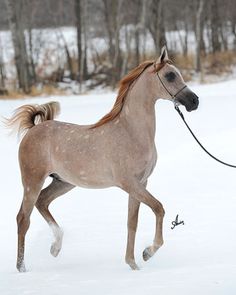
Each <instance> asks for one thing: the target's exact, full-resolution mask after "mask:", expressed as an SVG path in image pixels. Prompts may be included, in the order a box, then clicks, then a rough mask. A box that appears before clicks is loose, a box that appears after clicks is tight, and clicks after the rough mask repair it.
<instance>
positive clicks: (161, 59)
mask: <svg viewBox="0 0 236 295" xmlns="http://www.w3.org/2000/svg"><path fill="white" fill-rule="evenodd" d="M167 60H168V53H167V49H166V46H163V47H162V49H161V55H160V56H159V58H158V59H157V63H163V62H165V61H167Z"/></svg>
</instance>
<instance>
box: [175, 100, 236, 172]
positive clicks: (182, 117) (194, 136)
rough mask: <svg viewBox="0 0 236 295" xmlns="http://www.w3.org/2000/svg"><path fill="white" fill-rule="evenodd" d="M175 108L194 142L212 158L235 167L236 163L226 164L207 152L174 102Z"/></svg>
mask: <svg viewBox="0 0 236 295" xmlns="http://www.w3.org/2000/svg"><path fill="white" fill-rule="evenodd" d="M175 109H176V111H177V112H178V114H179V115H180V117H181V119H182V120H183V121H184V124H185V125H186V127H187V128H188V130H189V132H190V133H191V134H192V136H193V138H194V139H195V140H196V142H197V143H198V144H199V145H200V147H201V148H202V149H203V150H204V151H205V152H206V153H207V154H208V155H209V156H210V157H211V158H213V159H214V160H216V161H217V162H219V163H221V164H223V165H226V166H228V167H232V168H236V165H232V164H228V163H226V162H223V161H221V160H219V159H218V158H216V157H215V156H213V155H212V154H211V153H210V152H208V150H207V149H205V148H204V146H203V145H202V144H201V142H200V141H199V140H198V139H197V137H196V135H195V134H194V133H193V131H192V130H191V128H190V127H189V126H188V124H187V122H186V121H185V118H184V115H183V113H182V112H181V110H180V109H179V107H178V106H177V104H175Z"/></svg>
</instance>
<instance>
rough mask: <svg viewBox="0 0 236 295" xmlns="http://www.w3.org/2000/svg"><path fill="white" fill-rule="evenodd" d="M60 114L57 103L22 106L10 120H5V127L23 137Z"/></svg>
mask: <svg viewBox="0 0 236 295" xmlns="http://www.w3.org/2000/svg"><path fill="white" fill-rule="evenodd" d="M59 112H60V104H59V102H55V101H52V102H49V103H45V104H41V105H30V104H28V105H23V106H21V107H19V108H17V109H16V110H15V111H14V113H13V116H12V117H11V118H10V119H6V121H5V124H6V126H7V127H9V128H11V129H12V130H13V131H16V132H17V134H18V136H20V137H23V136H24V135H25V134H26V133H27V131H28V130H29V129H30V128H32V127H34V126H35V125H37V124H39V123H42V122H44V121H47V120H53V119H54V118H55V117H56V116H57V115H58V114H59Z"/></svg>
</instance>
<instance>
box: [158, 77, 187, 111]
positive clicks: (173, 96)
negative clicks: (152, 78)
mask: <svg viewBox="0 0 236 295" xmlns="http://www.w3.org/2000/svg"><path fill="white" fill-rule="evenodd" d="M156 74H157V77H158V79H159V80H160V82H161V84H162V86H163V87H164V88H165V90H166V91H167V93H168V94H169V95H170V96H171V97H172V98H173V101H174V105H175V106H177V105H178V102H177V101H176V96H177V95H178V94H179V93H180V92H181V91H183V90H184V89H185V88H186V87H187V85H184V86H183V87H182V88H181V89H180V90H178V91H177V92H176V93H175V94H172V93H171V92H170V91H169V89H168V88H167V87H166V85H165V83H164V82H163V81H162V79H161V77H160V75H159V74H158V72H156Z"/></svg>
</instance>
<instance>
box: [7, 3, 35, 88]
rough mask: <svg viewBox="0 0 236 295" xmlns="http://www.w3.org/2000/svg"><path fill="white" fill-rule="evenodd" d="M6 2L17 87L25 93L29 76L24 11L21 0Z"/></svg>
mask: <svg viewBox="0 0 236 295" xmlns="http://www.w3.org/2000/svg"><path fill="white" fill-rule="evenodd" d="M5 1H6V4H7V14H8V21H9V25H10V29H11V33H12V41H13V46H14V52H15V64H16V70H17V76H18V81H19V88H20V89H22V90H23V91H24V92H25V93H29V92H30V88H31V77H30V71H29V64H28V54H27V48H26V42H25V35H24V29H25V23H24V22H25V12H24V1H23V0H18V1H14V0H5Z"/></svg>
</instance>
